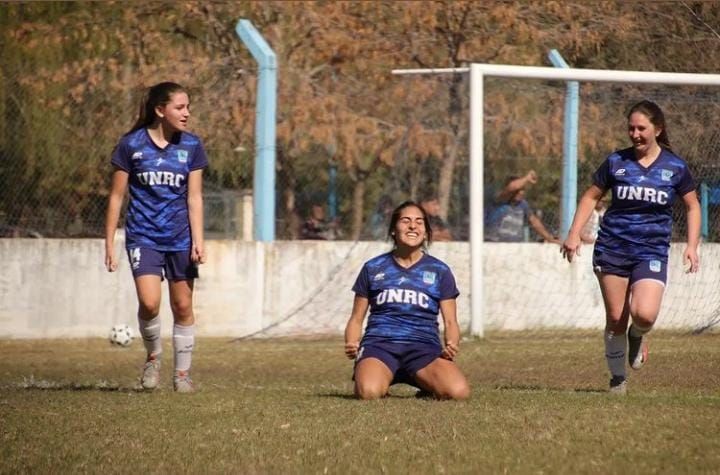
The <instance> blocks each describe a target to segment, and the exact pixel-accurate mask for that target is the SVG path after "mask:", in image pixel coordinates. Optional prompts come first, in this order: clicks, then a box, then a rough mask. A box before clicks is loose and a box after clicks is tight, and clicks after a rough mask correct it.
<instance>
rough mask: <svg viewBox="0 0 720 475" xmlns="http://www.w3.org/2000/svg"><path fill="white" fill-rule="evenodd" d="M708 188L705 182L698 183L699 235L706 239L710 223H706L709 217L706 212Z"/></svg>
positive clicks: (708, 203) (708, 202) (708, 200)
mask: <svg viewBox="0 0 720 475" xmlns="http://www.w3.org/2000/svg"><path fill="white" fill-rule="evenodd" d="M708 188H709V187H708V186H707V184H705V183H702V184H700V222H701V223H702V225H701V228H700V235H701V236H702V238H703V239H704V240H706V241H707V238H708V235H709V234H710V225H709V223H708V219H709V218H710V214H709V212H708V208H709V206H710V199H709V198H710V196H709V190H708Z"/></svg>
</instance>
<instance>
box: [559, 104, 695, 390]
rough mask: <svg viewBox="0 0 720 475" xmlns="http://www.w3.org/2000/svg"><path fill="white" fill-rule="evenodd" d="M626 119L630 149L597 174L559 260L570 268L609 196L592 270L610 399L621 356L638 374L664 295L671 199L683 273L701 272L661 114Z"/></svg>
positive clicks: (682, 168)
mask: <svg viewBox="0 0 720 475" xmlns="http://www.w3.org/2000/svg"><path fill="white" fill-rule="evenodd" d="M627 118H628V136H629V137H630V141H631V142H632V147H630V148H626V149H624V150H619V151H617V152H615V153H613V154H611V155H610V156H609V157H608V158H607V159H606V160H605V161H604V162H603V163H602V164H601V165H600V167H599V168H598V169H597V171H596V172H595V174H594V175H593V185H591V186H590V188H589V189H588V190H587V191H585V193H584V194H583V196H582V197H581V198H580V203H579V204H578V208H577V211H576V213H575V218H574V219H573V223H572V225H571V227H570V231H569V232H568V236H567V239H566V240H565V242H564V243H563V246H562V253H563V255H564V256H565V257H566V258H567V260H568V261H572V259H573V256H574V255H575V254H579V250H580V242H581V240H580V231H581V230H582V227H583V224H584V223H585V222H587V220H588V218H589V216H590V213H591V212H592V210H593V208H594V207H595V205H596V203H597V201H598V200H599V199H601V198H602V196H603V195H604V194H605V192H606V191H607V190H612V204H611V205H610V208H609V209H608V210H607V211H606V212H605V215H604V217H603V220H602V223H601V225H600V232H599V234H598V238H597V241H596V243H595V251H594V253H593V269H594V270H595V275H596V276H597V278H598V281H599V283H600V290H601V291H602V296H603V301H604V303H605V315H606V326H605V357H606V359H607V364H608V368H609V370H610V374H611V379H610V392H611V393H614V394H625V393H626V391H627V382H626V373H625V355H626V353H627V358H628V363H629V365H630V367H631V368H633V369H640V368H641V367H642V366H643V364H644V363H645V362H646V361H647V358H648V346H647V341H646V334H647V333H648V332H649V331H650V330H651V329H652V327H653V325H654V324H655V320H656V319H657V316H658V313H659V311H660V304H661V302H662V297H663V293H664V291H665V284H666V281H667V263H668V254H669V250H670V235H671V230H672V214H671V212H672V204H673V202H674V201H675V199H676V198H682V200H683V202H684V203H685V209H686V212H687V246H686V248H685V251H684V253H683V259H684V261H685V262H686V263H688V265H689V267H688V269H687V272H697V271H698V268H699V266H700V260H699V257H698V245H699V242H700V205H699V203H698V198H697V193H696V192H695V182H694V180H693V178H692V176H691V174H690V170H689V169H688V166H687V163H685V161H684V160H683V159H682V158H680V157H678V156H677V155H675V154H674V153H673V151H672V150H671V148H670V140H669V138H668V133H667V126H666V124H665V117H664V114H663V112H662V110H661V109H660V107H659V106H658V105H657V104H655V103H653V102H650V101H641V102H639V103H637V104H635V105H634V106H633V107H632V108H631V109H630V112H629V113H628V116H627ZM629 320H632V324H631V325H630V328H629V330H628V323H629ZM626 331H627V337H626V336H625V334H626Z"/></svg>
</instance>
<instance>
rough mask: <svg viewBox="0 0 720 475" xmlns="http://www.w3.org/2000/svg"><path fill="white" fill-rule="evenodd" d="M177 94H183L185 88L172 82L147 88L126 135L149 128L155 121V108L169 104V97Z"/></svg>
mask: <svg viewBox="0 0 720 475" xmlns="http://www.w3.org/2000/svg"><path fill="white" fill-rule="evenodd" d="M178 92H185V88H183V87H182V86H181V85H180V84H177V83H174V82H161V83H158V84H155V85H154V86H152V87H149V88H148V89H147V90H146V91H145V93H144V94H143V97H142V100H141V102H140V111H139V113H138V118H137V120H136V121H135V125H133V126H132V128H131V129H130V130H129V131H128V132H127V133H128V134H129V133H132V132H135V131H136V130H138V129H143V128H145V127H149V126H151V125H152V124H153V122H155V119H156V117H155V108H156V107H158V106H164V105H165V104H167V103H169V102H170V96H172V95H173V94H175V93H178ZM126 135H127V134H126Z"/></svg>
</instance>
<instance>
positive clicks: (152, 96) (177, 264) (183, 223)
mask: <svg viewBox="0 0 720 475" xmlns="http://www.w3.org/2000/svg"><path fill="white" fill-rule="evenodd" d="M189 117H190V101H189V98H188V94H187V92H186V91H185V89H183V87H182V86H180V85H179V84H175V83H172V82H162V83H159V84H156V85H154V86H152V87H151V88H150V89H149V90H148V91H147V92H146V94H145V97H144V98H143V102H142V105H141V107H140V114H139V117H138V119H137V121H136V123H135V125H134V126H133V127H132V129H131V130H130V131H129V132H128V133H126V134H125V135H124V136H123V137H122V138H121V139H120V141H119V143H118V144H117V146H116V147H115V150H114V151H113V154H112V160H111V163H112V165H113V168H114V171H113V175H112V188H111V190H110V197H109V200H108V208H107V215H106V221H105V266H106V267H107V269H108V271H110V272H113V271H115V270H116V269H117V260H116V257H115V252H114V245H113V243H114V239H115V231H116V229H117V223H118V218H119V216H120V208H121V206H122V202H123V198H124V196H125V192H126V190H127V189H128V187H129V190H130V200H129V203H128V209H127V217H126V224H125V236H126V238H125V246H126V248H127V254H128V258H129V260H130V266H131V268H132V273H133V278H134V280H135V288H136V291H137V296H138V324H139V327H140V334H141V335H142V338H143V342H144V344H145V349H146V350H147V359H146V362H145V365H144V367H143V372H142V378H141V384H142V386H143V388H145V389H155V388H156V387H157V386H158V383H159V380H160V360H161V355H162V343H161V339H160V317H159V316H158V314H159V312H160V295H161V282H162V280H163V279H164V278H167V280H168V288H169V291H170V306H171V308H172V313H173V319H174V326H173V350H174V356H175V374H174V378H173V387H174V389H175V391H177V392H181V393H188V392H192V391H193V390H194V388H193V383H192V380H191V379H190V374H189V371H190V363H191V359H192V351H193V347H194V343H195V326H194V325H195V317H194V315H193V309H192V296H193V284H194V279H196V278H197V277H198V271H197V265H198V264H202V263H203V262H205V250H204V247H203V246H204V244H203V203H202V170H203V168H205V167H207V165H208V161H207V157H206V155H205V150H204V148H203V145H202V142H201V141H200V139H199V138H198V137H197V136H195V135H193V134H191V133H189V132H188V131H187V121H188V118H189Z"/></svg>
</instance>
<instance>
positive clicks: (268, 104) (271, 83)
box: [235, 20, 277, 241]
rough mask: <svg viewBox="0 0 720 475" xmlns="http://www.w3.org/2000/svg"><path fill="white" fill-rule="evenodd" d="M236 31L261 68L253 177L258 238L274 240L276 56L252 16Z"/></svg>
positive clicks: (254, 213)
mask: <svg viewBox="0 0 720 475" xmlns="http://www.w3.org/2000/svg"><path fill="white" fill-rule="evenodd" d="M235 32H236V33H237V35H238V36H239V37H240V39H241V40H242V42H243V43H244V44H245V46H246V47H247V48H248V49H249V50H250V53H251V54H252V55H253V58H255V61H257V63H258V70H259V74H258V92H257V105H256V108H255V115H256V122H255V175H254V177H253V195H254V200H253V215H254V219H253V222H254V223H255V232H254V234H255V240H257V241H273V240H275V136H276V134H275V114H276V109H277V60H276V56H275V52H274V51H273V50H272V48H270V46H269V45H268V44H267V42H266V41H265V39H264V38H263V37H262V35H260V33H259V32H258V31H257V30H256V29H255V27H254V26H253V24H252V23H250V21H249V20H240V21H238V22H237V26H236V27H235Z"/></svg>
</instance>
